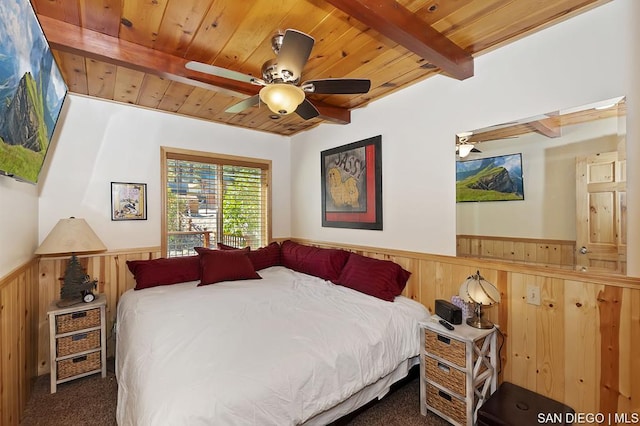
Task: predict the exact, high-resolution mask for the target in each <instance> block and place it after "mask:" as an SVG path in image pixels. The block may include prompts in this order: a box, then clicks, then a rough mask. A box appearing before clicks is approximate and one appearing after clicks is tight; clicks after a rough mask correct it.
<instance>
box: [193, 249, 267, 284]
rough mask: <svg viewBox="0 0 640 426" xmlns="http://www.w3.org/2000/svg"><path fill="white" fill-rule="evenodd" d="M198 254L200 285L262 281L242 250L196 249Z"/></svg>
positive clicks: (245, 252)
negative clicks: (252, 280) (221, 282)
mask: <svg viewBox="0 0 640 426" xmlns="http://www.w3.org/2000/svg"><path fill="white" fill-rule="evenodd" d="M196 251H197V252H198V253H199V254H200V284H198V286H203V285H208V284H215V283H219V282H220V281H237V280H251V279H262V277H261V276H260V275H258V274H257V273H256V271H255V269H254V268H253V264H252V263H251V261H250V260H249V258H248V257H247V251H245V250H244V249H243V250H209V249H203V248H202V247H197V248H196Z"/></svg>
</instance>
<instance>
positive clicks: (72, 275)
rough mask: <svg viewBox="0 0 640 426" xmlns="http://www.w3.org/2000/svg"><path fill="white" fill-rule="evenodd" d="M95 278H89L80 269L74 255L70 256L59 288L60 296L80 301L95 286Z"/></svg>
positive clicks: (64, 298)
mask: <svg viewBox="0 0 640 426" xmlns="http://www.w3.org/2000/svg"><path fill="white" fill-rule="evenodd" d="M97 284H98V281H97V280H93V281H92V280H91V278H89V275H87V274H86V273H85V272H84V270H83V269H82V265H80V262H79V261H78V258H77V257H76V256H75V255H72V256H71V259H70V260H69V265H67V270H66V271H65V273H64V278H63V284H62V288H61V289H60V298H61V299H62V300H63V301H69V302H71V301H77V302H81V301H82V299H83V297H84V295H85V294H86V293H87V292H91V290H93V289H94V288H96V286H97Z"/></svg>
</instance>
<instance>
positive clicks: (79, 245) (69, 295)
mask: <svg viewBox="0 0 640 426" xmlns="http://www.w3.org/2000/svg"><path fill="white" fill-rule="evenodd" d="M106 249H107V247H106V246H105V245H104V243H103V242H102V241H100V238H98V236H97V235H96V233H95V232H93V229H91V227H90V226H89V224H88V223H87V222H86V221H85V220H84V219H76V218H75V217H70V218H69V219H60V220H59V221H58V223H57V224H56V226H54V227H53V229H52V230H51V232H49V235H47V238H45V239H44V241H43V242H42V244H40V247H38V248H37V250H36V251H35V254H39V255H47V254H48V255H52V254H58V255H59V254H68V253H71V259H69V263H68V264H67V269H66V270H65V273H64V278H61V280H63V283H62V287H61V289H60V301H58V302H57V305H58V307H61V308H62V307H66V306H71V305H75V304H77V303H82V302H83V301H84V302H90V301H92V300H93V299H94V295H93V293H92V290H93V289H94V288H95V287H96V284H97V281H91V279H90V278H89V276H88V275H87V274H86V273H85V271H84V269H83V268H82V266H81V265H80V262H79V261H78V258H77V257H76V253H93V252H99V251H104V250H106Z"/></svg>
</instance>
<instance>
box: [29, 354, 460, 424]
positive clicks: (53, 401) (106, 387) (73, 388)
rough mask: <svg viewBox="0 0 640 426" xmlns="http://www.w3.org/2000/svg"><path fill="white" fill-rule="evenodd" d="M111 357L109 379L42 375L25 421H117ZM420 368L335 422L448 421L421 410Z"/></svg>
mask: <svg viewBox="0 0 640 426" xmlns="http://www.w3.org/2000/svg"><path fill="white" fill-rule="evenodd" d="M109 361H110V362H109V363H108V374H107V377H106V378H105V379H102V378H101V377H100V375H99V374H96V375H93V376H89V377H84V378H82V379H77V380H73V381H71V382H68V383H63V384H61V385H59V386H58V390H57V392H56V393H55V394H50V393H49V376H48V375H46V376H40V377H38V379H37V380H36V383H35V386H34V390H33V395H32V397H31V399H30V400H29V402H28V404H27V408H26V411H25V416H24V419H23V422H22V423H21V425H23V426H82V425H87V426H103V425H104V426H112V425H115V424H116V421H115V415H116V396H117V392H118V384H117V382H116V379H115V376H114V373H113V360H109ZM416 370H417V369H416V368H414V370H412V374H410V376H409V377H408V378H407V379H405V381H404V382H402V383H399V384H397V385H396V386H394V388H393V390H392V391H391V392H390V393H389V394H388V395H387V396H385V397H384V398H383V399H382V400H380V401H375V402H373V403H370V404H369V405H367V406H365V407H363V408H362V409H360V410H359V411H357V412H356V413H353V414H351V415H349V416H347V417H345V418H343V419H340V420H338V421H336V422H334V423H333V425H332V426H346V425H350V426H363V425H366V426H376V425H380V426H413V425H420V426H424V425H434V426H445V425H448V423H447V422H445V421H444V420H442V419H440V418H439V417H436V416H435V415H433V414H431V413H429V414H428V415H427V417H424V416H422V415H421V414H420V402H419V398H420V384H419V380H418V375H417V371H416ZM154 426H155V425H154ZM187 426H188V425H187Z"/></svg>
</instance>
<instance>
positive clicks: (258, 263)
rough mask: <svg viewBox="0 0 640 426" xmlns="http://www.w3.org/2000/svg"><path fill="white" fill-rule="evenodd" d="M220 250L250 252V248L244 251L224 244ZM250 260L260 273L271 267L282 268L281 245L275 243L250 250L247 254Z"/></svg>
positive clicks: (220, 244) (219, 246) (221, 244)
mask: <svg viewBox="0 0 640 426" xmlns="http://www.w3.org/2000/svg"><path fill="white" fill-rule="evenodd" d="M218 249H220V250H249V248H248V247H245V248H244V249H237V248H235V247H231V246H228V245H226V244H223V243H218ZM247 256H248V257H249V260H250V261H251V263H253V267H254V269H255V270H256V271H259V270H261V269H264V268H268V267H270V266H280V265H282V262H281V260H280V244H278V243H276V242H275V241H274V242H272V243H271V244H269V245H268V246H266V247H260V248H259V249H256V250H249V252H248V253H247Z"/></svg>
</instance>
